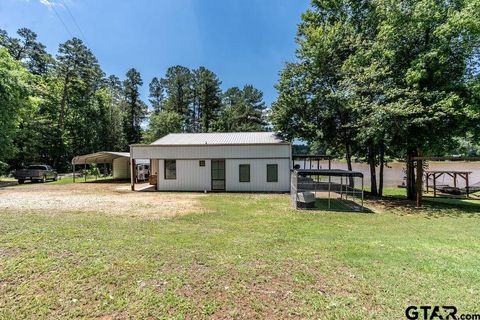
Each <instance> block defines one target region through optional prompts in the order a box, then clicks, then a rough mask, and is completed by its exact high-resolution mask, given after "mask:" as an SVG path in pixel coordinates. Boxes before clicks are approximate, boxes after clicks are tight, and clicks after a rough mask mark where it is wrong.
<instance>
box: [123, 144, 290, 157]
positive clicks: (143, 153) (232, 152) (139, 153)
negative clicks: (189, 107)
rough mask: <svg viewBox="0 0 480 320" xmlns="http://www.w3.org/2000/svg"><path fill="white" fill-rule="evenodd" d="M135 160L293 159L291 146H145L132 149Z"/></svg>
mask: <svg viewBox="0 0 480 320" xmlns="http://www.w3.org/2000/svg"><path fill="white" fill-rule="evenodd" d="M130 150H131V153H132V157H133V159H229V158H230V159H241V158H244V159H245V158H257V159H259V158H280V157H281V158H291V153H290V151H291V146H290V144H275V145H269V144H267V145H205V146H181V145H179V146H162V145H145V146H132V147H131V148H130Z"/></svg>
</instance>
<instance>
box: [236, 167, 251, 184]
mask: <svg viewBox="0 0 480 320" xmlns="http://www.w3.org/2000/svg"><path fill="white" fill-rule="evenodd" d="M238 168H239V177H240V182H250V165H249V164H241V165H240V166H239V167H238Z"/></svg>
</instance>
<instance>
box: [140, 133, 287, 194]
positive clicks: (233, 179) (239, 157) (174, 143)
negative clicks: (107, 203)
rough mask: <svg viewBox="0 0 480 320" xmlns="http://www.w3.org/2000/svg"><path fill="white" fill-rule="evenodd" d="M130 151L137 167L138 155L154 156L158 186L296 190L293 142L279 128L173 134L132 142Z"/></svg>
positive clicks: (239, 190) (170, 188)
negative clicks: (292, 178) (292, 185)
mask: <svg viewBox="0 0 480 320" xmlns="http://www.w3.org/2000/svg"><path fill="white" fill-rule="evenodd" d="M130 155H131V170H132V171H133V170H135V163H136V161H138V160H137V159H149V160H150V162H151V167H152V174H154V175H155V174H156V185H157V190H162V191H230V192H237V191H238V192H256V191H261V192H288V191H289V190H290V168H291V159H292V153H291V144H290V143H289V142H286V141H284V140H283V139H281V138H280V137H279V136H278V135H277V134H276V133H274V132H230V133H172V134H169V135H167V136H165V137H163V138H161V139H159V140H157V141H155V142H153V143H152V144H135V145H131V146H130ZM131 183H132V190H133V189H134V181H133V179H132V180H131Z"/></svg>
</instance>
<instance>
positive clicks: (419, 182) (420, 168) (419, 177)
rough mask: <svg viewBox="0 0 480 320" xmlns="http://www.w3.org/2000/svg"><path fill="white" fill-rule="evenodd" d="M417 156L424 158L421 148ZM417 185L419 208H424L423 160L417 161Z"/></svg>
mask: <svg viewBox="0 0 480 320" xmlns="http://www.w3.org/2000/svg"><path fill="white" fill-rule="evenodd" d="M417 155H418V156H419V157H422V156H423V152H422V150H421V149H420V148H419V149H418V151H417ZM416 179H417V183H416V191H417V197H416V199H417V207H418V208H419V207H421V206H422V196H423V194H422V191H423V190H422V188H423V161H422V160H418V161H417V177H416Z"/></svg>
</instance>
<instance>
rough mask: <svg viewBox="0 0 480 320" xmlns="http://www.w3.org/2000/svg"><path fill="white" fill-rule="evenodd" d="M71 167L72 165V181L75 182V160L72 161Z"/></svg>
mask: <svg viewBox="0 0 480 320" xmlns="http://www.w3.org/2000/svg"><path fill="white" fill-rule="evenodd" d="M72 167H73V183H75V161H72Z"/></svg>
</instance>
